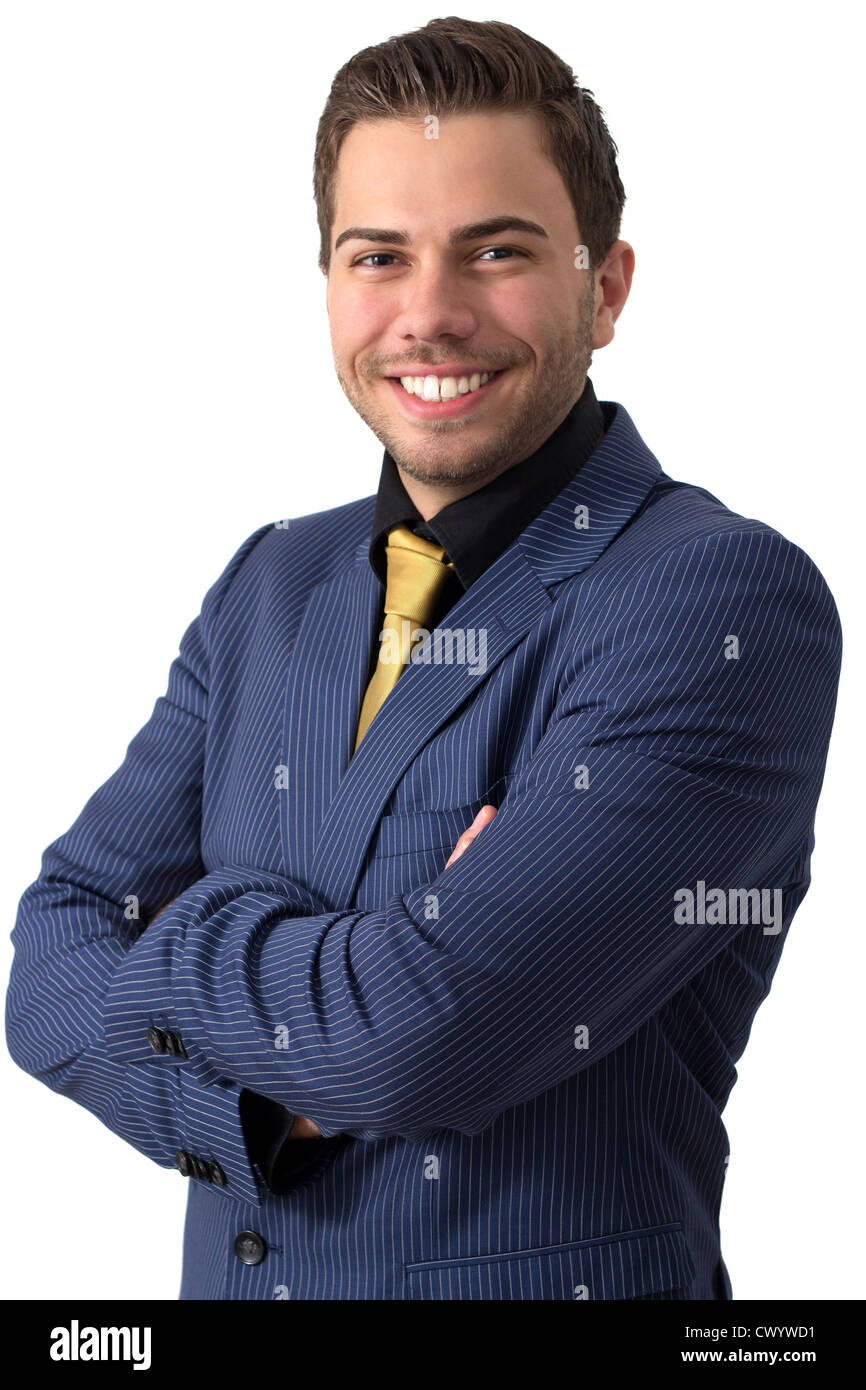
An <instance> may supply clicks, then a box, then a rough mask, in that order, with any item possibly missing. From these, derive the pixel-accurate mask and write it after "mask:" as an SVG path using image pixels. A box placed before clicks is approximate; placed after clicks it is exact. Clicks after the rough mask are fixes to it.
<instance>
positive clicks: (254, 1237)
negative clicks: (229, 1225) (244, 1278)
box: [235, 1231, 265, 1265]
mask: <svg viewBox="0 0 866 1390" xmlns="http://www.w3.org/2000/svg"><path fill="white" fill-rule="evenodd" d="M235 1254H236V1255H237V1257H238V1259H239V1260H240V1262H241V1264H245V1265H258V1264H261V1262H262V1260H263V1259H264V1258H265V1242H264V1241H263V1240H262V1238H261V1236H260V1235H259V1233H258V1231H241V1233H240V1235H237V1236H235Z"/></svg>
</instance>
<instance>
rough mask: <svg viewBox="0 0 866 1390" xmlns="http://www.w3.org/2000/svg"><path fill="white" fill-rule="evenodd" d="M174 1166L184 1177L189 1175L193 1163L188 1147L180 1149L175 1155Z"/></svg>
mask: <svg viewBox="0 0 866 1390" xmlns="http://www.w3.org/2000/svg"><path fill="white" fill-rule="evenodd" d="M174 1166H175V1168H176V1169H177V1170H178V1172H179V1173H180V1174H181V1176H182V1177H184V1178H188V1177H189V1175H190V1173H191V1172H192V1163H191V1162H190V1155H189V1154H188V1153H187V1151H186V1149H178V1151H177V1153H176V1154H175V1156H174Z"/></svg>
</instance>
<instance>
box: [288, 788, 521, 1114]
mask: <svg viewBox="0 0 866 1390" xmlns="http://www.w3.org/2000/svg"><path fill="white" fill-rule="evenodd" d="M496 810H497V808H496V807H495V806H489V805H488V806H482V807H481V810H480V811H479V812H478V815H477V816H476V817H475V819H474V821H473V822H472V824H471V825H470V827H469V829H468V830H464V831H463V834H462V835H461V836H460V839H459V840H458V841H457V844H456V845H455V846H454V849H453V850H452V852H451V857H450V858H449V860H448V863H446V865H445V867H446V869H447V868H448V864H453V863H454V860H455V859H459V858H460V856H461V854H463V853H464V852H465V851H466V850H467V849H468V848H469V846H470V845H471V844H472V841H473V840H474V839H475V836H476V835H480V834H481V831H482V830H483V829H484V827H485V825H489V824H490V822H491V821H492V820H493V817H494V816H495V815H496ZM321 1133H322V1131H321V1130H320V1129H319V1127H318V1125H316V1124H314V1123H313V1121H312V1120H308V1119H307V1118H306V1117H305V1116H304V1115H296V1116H295V1122H294V1124H293V1125H292V1127H291V1129H290V1130H289V1138H290V1139H315V1138H317V1137H318V1136H320V1135H321Z"/></svg>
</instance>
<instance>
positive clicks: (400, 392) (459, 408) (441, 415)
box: [385, 367, 508, 420]
mask: <svg viewBox="0 0 866 1390" xmlns="http://www.w3.org/2000/svg"><path fill="white" fill-rule="evenodd" d="M478 371H479V369H478V367H470V368H448V369H444V368H439V369H437V370H436V371H435V372H433V371H431V370H430V368H429V367H428V368H427V371H426V372H414V371H412V370H410V369H408V368H407V369H406V370H404V371H402V372H401V373H400V376H412V377H415V376H420V377H424V376H436V377H438V378H439V380H440V381H443V380H444V379H445V378H446V377H449V376H453V377H455V378H456V379H457V380H459V379H460V377H462V376H465V377H471V376H472V374H473V373H474V372H478ZM507 371H508V368H502V369H500V370H499V371H497V372H496V374H495V376H491V377H490V379H489V380H488V381H485V382H484V384H483V386H481V385H480V386H478V387H477V388H476V390H474V391H467V392H466V393H465V395H462V396H454V397H453V398H452V399H451V400H448V401H425V400H424V399H423V397H421V396H416V395H412V394H410V393H409V392H408V391H407V390H405V388H404V387H403V386H402V385H401V384H400V377H399V376H396V377H391V376H389V377H386V378H385V379H386V381H387V382H388V384H389V386H390V387H391V390H392V391H394V392H395V393H396V395H397V398H398V403H399V404H400V405H401V406H402V407H403V409H404V410H406V411H407V412H408V413H409V414H410V415H414V416H415V418H416V419H420V420H450V419H452V418H453V417H454V416H457V415H468V414H469V412H470V411H472V410H474V409H475V408H476V406H478V405H480V404H483V403H484V402H485V401H489V400H490V399H491V395H492V394H495V393H496V391H497V389H498V387H499V383H500V381H501V380H502V378H503V377H504V376H505V375H506V374H507Z"/></svg>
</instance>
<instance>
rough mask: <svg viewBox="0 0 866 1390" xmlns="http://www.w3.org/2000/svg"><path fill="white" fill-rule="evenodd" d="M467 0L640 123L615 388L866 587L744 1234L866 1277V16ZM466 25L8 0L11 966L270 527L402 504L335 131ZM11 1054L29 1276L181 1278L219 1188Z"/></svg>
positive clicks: (410, 8) (784, 1269)
mask: <svg viewBox="0 0 866 1390" xmlns="http://www.w3.org/2000/svg"><path fill="white" fill-rule="evenodd" d="M458 8H459V13H460V14H461V15H462V16H464V17H465V18H474V19H489V18H492V17H495V18H497V19H502V20H506V21H508V22H511V23H514V24H517V25H518V26H519V27H522V28H524V29H526V30H527V31H528V32H530V33H532V34H533V35H534V36H535V37H536V38H538V39H540V40H542V41H543V42H544V43H546V44H547V45H548V46H550V47H551V48H553V49H554V50H555V51H556V52H558V53H559V54H560V55H561V56H562V57H563V58H565V59H566V61H568V62H569V63H571V65H572V66H573V67H574V69H575V71H576V73H577V75H578V78H579V80H580V81H581V83H582V84H584V85H586V86H588V87H590V88H591V89H592V90H593V92H594V93H595V96H596V99H597V101H598V102H599V103H600V105H601V106H602V108H603V110H604V111H605V113H606V116H607V120H608V124H609V126H610V129H611V133H612V135H613V137H614V140H615V141H616V142H617V145H618V147H619V168H620V173H621V176H622V179H623V182H624V185H625V189H626V193H627V195H628V202H627V204H626V209H625V215H624V220H623V227H622V235H623V237H624V238H625V239H626V240H628V241H629V242H631V244H632V245H633V246H634V248H635V252H636V259H637V268H636V272H635V279H634V284H633V288H632V293H631V297H630V299H629V302H628V304H627V305H626V308H625V310H624V312H623V314H622V316H621V318H620V320H619V324H618V328H617V336H616V340H615V342H614V343H613V344H612V345H611V346H610V347H608V348H607V349H605V350H603V351H602V352H599V353H598V354H597V355H596V357H595V361H594V363H593V367H592V369H591V377H592V380H593V384H594V386H595V390H596V393H597V395H598V396H599V398H600V399H602V400H616V401H619V402H621V403H622V404H623V405H625V407H626V409H627V410H628V411H629V413H630V415H631V416H632V419H633V420H634V422H635V424H636V425H637V427H638V429H639V431H640V432H641V434H642V435H643V438H644V440H645V441H646V443H647V444H648V445H649V446H650V448H651V449H652V450H653V451H654V452H655V453H656V455H657V456H658V458H659V460H660V462H661V464H662V467H663V468H664V469H665V471H666V472H667V473H669V474H670V475H671V476H673V477H675V478H682V479H686V480H688V481H690V482H694V483H697V484H699V485H701V486H704V487H706V488H709V490H710V491H711V492H714V493H715V494H716V495H717V496H719V497H721V498H722V500H723V501H724V502H726V503H727V505H728V506H729V507H731V508H732V509H733V510H735V511H738V512H741V513H743V514H745V515H746V516H756V517H760V518H761V519H763V520H764V521H767V522H769V523H770V524H771V525H772V526H774V527H776V529H777V530H779V531H781V532H783V534H785V535H786V536H788V537H790V539H792V540H793V541H796V542H797V543H798V544H799V545H801V546H802V547H803V548H804V549H805V550H806V551H807V552H808V553H809V554H810V555H811V556H812V558H813V559H814V560H815V561H816V563H817V564H818V566H819V567H820V569H821V570H822V571H823V573H824V575H825V577H826V579H827V580H828V582H829V584H830V587H831V589H832V591H833V593H834V595H835V597H836V600H837V603H838V605H839V608H840V611H841V615H842V622H843V628H844V632H845V636H846V642H847V648H846V664H845V669H844V672H843V686H842V690H841V694H840V702H839V707H838V713H837V722H836V728H835V731H834V736H833V742H832V745H831V749H830V758H829V763H828V769H827V775H826V780H825V785H824V791H823V795H822V798H821V802H820V805H819V809H818V817H817V825H816V837H817V846H816V850H815V853H814V856H813V861H812V873H813V884H812V888H811V889H810V892H809V893H808V895H807V897H806V899H805V902H804V903H803V905H802V906H801V908H800V910H799V912H798V914H797V916H796V918H795V920H794V924H793V926H792V928H791V932H790V935H789V938H788V941H787V944H786V946H785V950H784V954H783V957H782V962H781V964H780V966H779V969H778V971H777V974H776V978H775V981H774V984H773V989H772V992H771V994H770V996H769V998H768V999H767V1001H766V1002H765V1003H764V1005H763V1006H762V1007H761V1009H760V1011H759V1013H758V1015H757V1019H756V1021H755V1025H754V1028H753V1031H752V1036H751V1039H750V1041H749V1044H748V1047H747V1049H746V1052H745V1054H744V1057H743V1058H742V1060H741V1062H740V1065H739V1074H740V1079H739V1081H738V1083H737V1085H736V1087H735V1088H734V1092H733V1094H732V1097H731V1100H730V1102H729V1104H728V1107H727V1109H726V1111H725V1122H726V1125H727V1128H728V1132H729V1135H730V1139H731V1161H730V1167H729V1176H728V1180H727V1184H726V1189H725V1196H724V1200H723V1205H722V1249H723V1254H724V1257H725V1260H726V1262H727V1265H728V1268H729V1271H730V1274H731V1279H732V1282H733V1288H734V1296H735V1298H737V1299H746V1298H772V1297H797V1298H812V1299H827V1298H847V1299H851V1298H854V1297H858V1298H860V1297H862V1296H863V1293H864V1281H863V1275H862V1260H861V1249H862V1239H863V1227H862V1203H861V1192H862V1188H863V1120H862V1098H863V1060H862V1058H863V1014H862V1005H863V968H864V961H863V955H862V945H861V943H862V939H863V924H862V909H861V902H860V890H859V889H858V888H857V883H858V881H859V872H860V868H861V866H862V857H863V856H862V843H861V842H862V835H861V833H860V829H859V826H858V824H857V821H856V815H855V812H856V810H859V808H860V805H861V798H860V796H859V794H856V787H857V785H858V782H860V784H861V785H862V781H861V779H860V778H858V774H857V771H856V770H855V768H854V767H853V765H852V764H853V762H854V759H855V757H856V756H857V755H858V753H859V750H860V744H861V737H862V724H861V723H859V722H858V721H857V717H856V715H855V706H854V696H853V694H852V690H853V688H854V686H855V679H854V678H855V670H854V667H855V665H859V664H860V661H861V658H860V656H859V655H858V653H856V652H855V650H854V648H855V640H856V623H857V618H858V616H859V615H858V613H857V610H856V606H855V602H856V591H855V587H854V586H855V584H858V587H859V580H860V577H861V570H862V565H863V560H864V546H863V543H862V534H861V528H862V516H863V511H862V471H863V449H862V439H863V431H862V426H861V421H860V412H861V410H862V401H863V389H862V379H863V354H862V351H861V343H862V333H863V322H864V316H863V309H864V304H863V295H862V289H863V286H862V280H861V279H860V277H859V266H860V262H861V260H862V249H861V248H862V242H863V216H862V203H861V201H860V186H861V175H862V158H861V156H862V136H863V128H862V112H861V110H860V108H859V106H858V104H857V101H856V97H855V93H856V91H857V90H858V87H859V83H860V79H861V72H860V67H859V65H860V57H859V54H860V53H861V52H862V47H861V45H860V44H859V43H858V42H856V40H855V35H854V25H855V18H854V16H855V13H856V7H855V6H854V5H853V4H851V5H847V4H840V3H824V4H822V5H820V6H812V5H803V4H792V3H779V4H776V3H754V0H753V3H747V4H742V3H726V4H725V5H701V6H698V5H694V4H693V3H688V4H673V3H668V4H664V3H662V4H658V3H654V4H652V5H647V4H645V3H642V2H641V3H622V2H621V3H618V4H617V5H615V6H605V5H592V6H590V5H587V6H574V5H561V4H557V3H553V4H549V3H544V0H534V3H533V4H532V5H531V6H529V5H526V6H523V5H517V4H513V3H506V2H505V0H501V3H499V4H498V5H490V4H488V3H486V0H485V3H484V4H478V3H476V0H464V3H462V4H461V5H460V6H459V7H458ZM445 12H446V13H447V12H448V9H447V7H446V10H445ZM433 13H435V11H433ZM430 18H431V13H430V7H429V6H426V5H425V6H419V5H415V4H411V3H408V4H407V3H405V0H404V3H401V4H399V5H397V4H390V3H379V4H377V5H375V6H373V7H371V8H368V7H364V6H351V7H349V6H346V7H345V8H342V7H340V6H334V5H329V6H327V7H325V6H314V7H304V6H298V5H296V4H292V3H280V4H278V3H263V2H262V0H258V3H251V2H250V0H243V3H240V0H237V2H236V3H230V4H229V3H214V0H208V3H207V4H204V3H191V2H190V0H170V3H166V0H147V3H131V2H130V0H126V2H124V0H111V2H110V3H92V2H91V0H77V2H76V3H75V4H74V5H70V4H66V3H63V4H61V3H43V2H42V0H26V3H23V0H22V3H6V4H5V5H3V6H2V9H0V161H2V162H0V190H2V192H0V196H2V202H3V214H2V219H0V286H2V301H0V305H2V307H0V355H2V359H0V382H2V394H3V404H2V412H0V450H2V457H3V464H4V470H3V479H4V481H3V500H4V507H3V540H4V544H3V562H4V567H5V574H4V596H5V603H4V623H5V637H4V647H5V657H6V662H7V666H6V676H5V679H4V682H3V693H4V695H5V697H6V712H5V717H4V719H3V725H2V727H3V731H4V734H5V741H4V744H5V746H4V748H3V768H4V781H5V788H4V791H5V795H4V797H3V803H4V818H5V824H4V827H3V844H4V846H5V851H6V853H5V871H4V873H3V879H2V895H3V920H4V921H5V922H6V923H7V928H8V930H7V931H6V932H4V934H3V938H2V941H0V949H2V951H3V952H4V954H3V956H2V959H0V966H2V967H3V970H4V974H5V975H6V976H8V965H9V962H10V961H11V946H10V945H9V942H8V931H11V928H12V926H13V924H14V920H15V913H16V908H17V903H18V899H19V898H20V896H21V894H22V893H23V891H24V889H25V888H26V887H27V885H28V884H29V883H31V882H32V880H33V879H34V878H35V877H36V876H37V874H38V872H39V868H40V858H41V853H42V850H43V849H44V847H45V846H46V845H47V844H49V843H50V842H51V841H52V840H53V839H55V838H56V837H57V836H58V835H59V834H61V833H62V832H63V831H65V830H66V829H67V828H68V827H69V825H70V824H71V823H72V821H73V820H74V819H75V818H76V816H77V815H78V813H79V811H80V810H81V808H82V806H83V805H84V802H85V801H86V800H87V798H88V797H89V796H90V794H91V792H93V791H94V790H95V789H96V787H97V786H99V785H100V784H101V783H102V782H103V781H104V780H105V779H106V778H107V777H108V776H109V775H110V774H111V773H112V772H113V771H114V770H115V768H116V767H117V766H118V765H119V763H120V762H121V761H122V759H123V756H124V753H125V750H126V747H127V744H128V743H129V741H130V739H131V738H132V736H133V735H134V734H135V732H136V731H137V730H138V729H139V728H140V727H141V726H142V725H143V724H144V723H145V722H146V721H147V719H148V718H149V716H150V714H151V711H152V709H153V704H154V701H155V699H156V698H157V696H158V695H160V694H162V693H163V691H164V690H165V686H166V681H167V676H168V668H169V666H170V663H171V661H172V658H173V657H174V655H175V654H176V651H177V646H178V642H179V640H180V636H181V634H182V632H183V631H184V629H185V628H186V626H187V624H188V623H189V622H190V620H191V619H192V618H193V617H194V616H195V615H196V614H197V612H198V610H199V607H200V605H201V600H202V598H203V596H204V593H205V591H206V590H207V589H208V588H209V586H210V585H211V584H212V583H213V581H214V580H215V579H216V577H217V576H218V575H219V574H220V573H221V571H222V570H223V568H224V566H225V565H226V563H227V562H228V560H229V558H230V557H231V556H232V554H234V552H235V550H236V549H237V547H238V546H239V545H240V543H241V541H243V540H244V539H245V537H247V536H248V535H249V534H250V533H251V532H252V531H253V530H255V529H256V528H257V527H258V526H260V525H262V524H263V523H264V522H266V521H270V520H276V519H278V518H281V517H287V516H300V515H303V514H304V513H307V512H311V511H319V510H321V509H323V508H326V507H330V506H333V505H336V504H338V503H341V502H345V501H348V500H350V499H352V498H356V497H363V496H367V495H369V494H370V493H372V492H374V491H375V489H376V486H377V483H378V477H379V469H380V465H381V457H382V450H381V446H380V445H379V443H378V442H377V440H376V439H375V438H374V436H373V435H372V434H371V433H370V432H369V431H368V430H367V428H366V426H365V425H364V424H363V422H362V421H361V420H360V419H359V418H358V417H357V416H356V415H355V414H354V413H353V411H352V410H351V408H350V407H349V405H348V403H347V402H346V401H345V399H344V397H343V395H342V392H341V391H340V388H339V385H338V383H337V381H336V377H335V375H334V371H333V364H332V359H331V353H330V344H329V339H328V333H327V319H326V314H325V281H324V278H323V277H322V276H321V274H320V272H319V270H318V268H317V265H316V257H317V249H318V233H317V227H316V221H315V213H314V204H313V199H312V160H313V141H314V135H315V129H316V123H317V120H318V117H319V114H320V111H321V108H322V105H323V103H324V101H325V98H326V96H327V93H328V89H329V86H330V83H331V80H332V78H333V75H334V73H335V72H336V70H337V68H338V67H340V66H341V65H342V63H343V62H345V61H346V60H347V59H348V58H349V57H350V56H351V54H352V53H354V52H355V51H357V50H358V49H360V48H362V47H365V46H367V45H369V44H372V43H377V42H380V41H382V40H384V39H386V38H388V37H389V36H390V35H392V34H396V33H401V32H405V31H406V30H409V29H413V28H416V27H419V26H421V25H423V24H424V23H426V22H427V21H428V20H429V19H430ZM861 698H862V694H861ZM859 718H860V720H862V713H861V716H860V717H859ZM0 1071H2V1078H3V1098H2V1104H3V1113H4V1119H5V1139H4V1143H3V1144H2V1146H0V1159H2V1164H3V1172H2V1175H0V1190H2V1193H3V1198H4V1210H3V1213H2V1223H3V1244H4V1248H5V1250H6V1251H7V1258H6V1259H5V1260H4V1261H3V1266H2V1269H3V1273H2V1276H0V1277H2V1279H3V1280H4V1281H5V1286H4V1287H2V1288H0V1293H2V1294H5V1296H7V1297H10V1298H36V1299H48V1298H54V1297H75V1298H82V1299H84V1298H102V1297H120V1298H128V1299H133V1298H164V1299H175V1298H176V1297H177V1292H178V1288H179V1281H180V1258H181V1237H182V1228H183V1218H184V1212H185V1202H186V1192H187V1186H186V1183H185V1181H184V1180H183V1179H182V1178H181V1177H180V1176H179V1175H178V1174H177V1173H176V1172H174V1171H169V1170H167V1169H162V1168H160V1167H158V1166H157V1165H156V1164H154V1163H152V1162H150V1161H149V1160H148V1159H146V1158H144V1157H143V1156H141V1155H140V1154H138V1153H137V1152H136V1151H135V1150H134V1149H133V1148H131V1147H130V1146H129V1145H126V1144H125V1143H124V1142H123V1141H122V1140H120V1139H119V1138H116V1137H115V1136H114V1135H112V1134H111V1133H110V1132H109V1131H108V1130H107V1129H104V1128H103V1127H102V1126H101V1124H100V1123H99V1121H97V1120H96V1119H95V1118H94V1117H93V1116H92V1115H91V1114H90V1113H89V1112H87V1111H85V1110H84V1109H82V1108H80V1107H79V1106H77V1105H75V1104H74V1103H72V1102H70V1101H69V1100H66V1099H63V1098H61V1097H58V1096H55V1095H54V1094H52V1093H51V1092H50V1091H49V1090H48V1089H47V1088H46V1087H45V1086H43V1085H41V1084H40V1083H39V1082H37V1081H36V1080H34V1079H32V1078H31V1077H29V1076H27V1075H26V1074H25V1073H24V1072H22V1071H19V1070H18V1069H17V1068H16V1067H15V1066H14V1064H13V1063H12V1062H11V1060H10V1059H9V1058H8V1055H6V1054H5V1052H4V1053H3V1055H2V1057H0Z"/></svg>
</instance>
